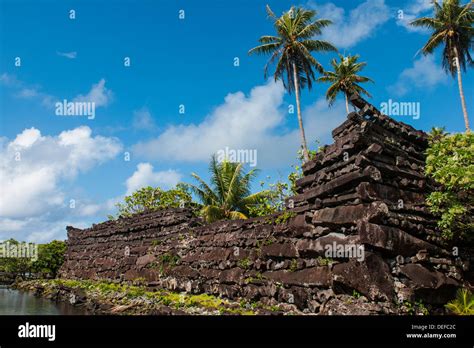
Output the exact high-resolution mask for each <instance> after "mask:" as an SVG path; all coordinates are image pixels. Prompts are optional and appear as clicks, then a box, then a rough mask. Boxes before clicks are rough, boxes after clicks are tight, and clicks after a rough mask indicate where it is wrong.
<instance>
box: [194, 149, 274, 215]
mask: <svg viewBox="0 0 474 348" xmlns="http://www.w3.org/2000/svg"><path fill="white" fill-rule="evenodd" d="M209 172H210V173H211V182H210V184H207V183H206V182H205V181H204V180H203V179H201V177H200V176H199V175H197V174H196V173H192V176H193V177H194V179H195V180H196V181H197V182H198V184H197V186H196V185H192V184H187V185H188V187H189V188H190V189H191V190H192V191H193V192H194V193H195V194H196V196H197V197H198V198H199V200H200V201H201V203H202V206H203V207H202V209H201V215H202V217H203V218H204V219H205V220H206V222H214V221H217V220H222V219H231V220H234V219H246V218H247V217H248V216H249V208H248V207H249V206H251V205H255V204H256V203H258V202H259V200H260V199H262V198H263V197H267V196H268V195H269V192H268V191H260V192H256V193H251V185H252V181H253V180H254V179H255V178H256V175H257V170H255V169H252V170H250V171H248V172H245V170H244V168H243V164H242V163H234V162H229V161H228V160H224V161H222V162H218V161H217V158H216V156H215V155H214V156H212V158H211V162H210V164H209Z"/></svg>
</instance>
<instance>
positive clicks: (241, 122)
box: [133, 82, 346, 168]
mask: <svg viewBox="0 0 474 348" xmlns="http://www.w3.org/2000/svg"><path fill="white" fill-rule="evenodd" d="M284 93H285V91H284V89H283V86H282V85H281V83H274V82H269V83H267V84H266V85H263V86H257V87H254V88H253V89H252V90H251V91H250V94H249V95H248V96H246V95H245V94H244V93H243V92H236V93H230V94H228V95H227V96H226V97H225V99H224V103H223V104H221V105H219V106H217V107H216V108H215V109H214V111H213V112H212V113H211V114H209V115H207V116H206V117H205V119H204V120H203V121H202V122H201V123H199V124H191V125H179V126H170V127H168V128H167V129H166V130H165V131H164V132H163V133H161V134H160V135H159V136H158V137H157V138H154V139H151V140H149V141H146V142H142V143H139V144H137V145H135V146H134V148H133V151H134V153H136V154H137V155H138V156H140V157H142V158H147V159H153V160H162V161H168V162H207V161H209V158H210V156H211V155H212V154H213V153H216V152H217V151H218V150H220V149H225V147H229V148H231V149H256V150H257V157H258V159H257V160H258V162H257V166H259V167H260V168H261V167H262V166H267V167H281V166H284V165H288V164H291V163H293V162H294V160H295V158H296V152H297V150H298V149H299V147H300V138H299V130H298V129H292V130H286V131H285V130H284V127H285V121H286V117H292V118H296V114H291V115H288V113H287V111H286V108H285V107H283V96H284ZM345 116H346V112H345V110H344V107H343V106H342V104H340V103H337V104H336V106H335V107H334V108H332V109H329V108H328V107H327V103H326V101H325V100H324V99H320V100H318V101H317V102H315V103H314V104H313V105H311V106H310V107H308V108H307V109H306V110H304V111H303V119H304V123H305V130H306V132H307V134H306V135H307V139H308V141H309V143H310V144H311V143H313V141H314V140H315V139H320V140H321V141H323V142H324V141H328V140H329V135H330V132H331V130H332V129H333V128H334V127H336V126H337V125H338V124H339V123H341V122H342V121H343V119H344V118H345ZM282 129H283V130H282Z"/></svg>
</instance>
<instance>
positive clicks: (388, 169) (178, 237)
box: [60, 96, 474, 314]
mask: <svg viewBox="0 0 474 348" xmlns="http://www.w3.org/2000/svg"><path fill="white" fill-rule="evenodd" d="M351 102H352V104H353V105H355V106H356V107H357V108H358V109H359V111H358V112H352V113H350V114H349V115H348V117H347V120H346V121H345V122H344V123H343V124H341V125H340V126H339V127H337V128H336V129H334V131H333V133H332V135H333V138H334V143H333V144H331V145H328V146H325V147H324V148H323V149H322V151H320V152H318V153H317V154H316V156H315V157H314V158H313V159H312V160H311V161H309V162H307V163H305V164H304V165H303V177H302V178H301V179H299V180H298V181H297V182H296V186H297V187H296V190H297V194H296V195H295V196H294V197H291V198H289V199H288V200H287V204H288V210H290V211H291V214H288V213H286V214H283V215H281V216H279V214H275V215H273V216H266V217H260V218H251V219H247V220H234V221H219V222H216V223H213V224H205V223H204V222H203V221H202V220H201V219H200V218H198V217H196V215H195V213H194V212H193V211H192V210H190V209H187V208H183V209H165V210H159V211H153V212H145V213H141V214H136V215H133V216H132V217H129V218H120V219H118V220H112V221H107V222H104V223H100V224H97V225H93V226H92V227H91V228H88V229H84V230H81V229H77V228H74V227H70V226H69V227H67V231H68V241H67V245H68V249H67V252H66V259H65V262H64V264H63V266H62V268H61V270H60V276H61V277H65V278H76V279H108V280H114V281H138V280H139V281H140V282H146V283H147V284H148V285H149V286H155V287H161V288H167V289H171V290H175V291H185V292H192V293H202V292H206V293H210V294H214V295H219V296H225V297H229V298H234V299H235V298H245V299H247V300H249V301H261V302H262V303H266V304H270V305H273V304H278V303H279V304H284V305H286V306H297V307H299V308H300V309H303V310H305V311H309V312H316V313H321V314H330V313H338V314H342V313H341V311H342V312H343V311H345V310H349V312H354V310H356V309H357V311H356V312H357V313H358V314H372V313H385V314H387V313H396V306H395V302H396V301H416V300H419V299H421V300H423V303H425V304H427V305H433V306H439V307H440V308H441V307H442V304H443V303H446V302H447V301H448V300H450V299H451V298H452V297H453V296H454V293H455V291H456V289H457V288H458V287H459V286H470V284H469V283H468V280H469V279H471V280H472V279H474V274H473V270H472V266H471V265H472V264H473V261H474V260H473V259H472V255H473V247H472V245H468V244H467V243H463V244H462V245H451V244H449V243H447V242H446V241H445V240H443V238H441V234H440V231H438V229H437V224H436V218H435V217H434V216H432V215H431V214H430V212H429V210H428V209H427V207H426V206H425V203H424V202H425V198H426V196H427V195H428V194H429V193H430V192H431V191H432V190H433V189H435V188H436V184H435V183H434V182H433V181H432V180H430V179H429V178H427V177H426V176H425V175H424V169H423V167H424V162H425V155H424V153H425V150H426V148H427V146H428V137H427V135H426V134H425V133H424V132H422V131H418V130H415V129H414V128H413V127H411V126H409V125H406V124H404V123H402V122H398V121H395V120H393V119H391V118H390V117H388V116H385V115H382V114H381V113H380V112H379V111H378V110H377V109H376V108H375V107H373V106H372V105H370V104H369V103H367V102H366V101H364V100H363V99H361V98H359V97H356V96H355V97H353V98H351ZM453 247H457V249H453ZM453 250H458V252H457V253H453ZM354 291H355V292H357V293H359V294H360V295H363V296H364V297H365V298H367V299H369V300H370V301H377V303H375V302H374V303H373V304H367V305H365V304H361V305H360V306H358V305H357V306H355V307H354V306H352V307H351V308H352V309H348V306H347V301H344V304H343V303H342V302H340V301H339V300H338V298H345V297H347V296H351V295H352V294H353V293H354ZM328 294H329V295H328ZM334 294H336V295H334ZM338 301H339V302H338ZM355 302H360V299H359V300H357V301H355ZM349 307H350V306H349ZM356 307H357V308H356Z"/></svg>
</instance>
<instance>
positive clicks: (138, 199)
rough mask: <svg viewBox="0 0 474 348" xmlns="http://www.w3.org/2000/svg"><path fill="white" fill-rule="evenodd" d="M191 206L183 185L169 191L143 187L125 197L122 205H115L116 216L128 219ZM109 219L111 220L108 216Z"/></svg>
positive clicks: (191, 202)
mask: <svg viewBox="0 0 474 348" xmlns="http://www.w3.org/2000/svg"><path fill="white" fill-rule="evenodd" d="M192 205H193V201H192V196H191V193H190V192H189V189H188V187H187V186H186V185H184V184H177V185H176V187H174V188H172V189H170V190H163V189H161V188H159V187H151V186H148V187H143V188H141V189H139V190H137V191H135V192H133V193H132V194H131V195H128V196H125V198H124V202H123V203H117V204H116V206H117V208H118V216H122V217H128V216H131V215H133V214H136V213H141V212H144V211H153V210H158V209H166V208H180V207H189V206H192ZM109 218H113V216H110V217H109Z"/></svg>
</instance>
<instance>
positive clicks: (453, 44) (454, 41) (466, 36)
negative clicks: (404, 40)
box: [410, 0, 474, 131]
mask: <svg viewBox="0 0 474 348" xmlns="http://www.w3.org/2000/svg"><path fill="white" fill-rule="evenodd" d="M433 5H434V16H433V17H423V18H419V19H416V20H414V21H412V22H411V23H410V24H411V25H413V26H415V27H425V28H428V29H430V30H431V31H432V34H431V36H430V38H429V40H428V42H427V43H426V44H425V46H423V48H422V49H421V51H422V52H423V54H425V55H428V54H431V53H433V51H434V50H435V48H437V47H438V46H440V45H442V44H444V48H443V60H442V65H443V68H444V70H445V71H446V72H448V73H451V75H452V76H453V77H454V76H455V75H456V74H457V78H458V86H459V95H460V97H461V105H462V111H463V114H464V123H465V126H466V131H468V130H469V117H468V115H467V108H466V100H465V98H464V91H463V86H462V76H461V69H462V70H463V71H466V63H467V64H469V65H471V66H472V65H474V62H473V60H472V58H471V55H470V53H469V50H470V49H472V47H473V46H474V43H473V36H474V29H473V22H474V11H473V8H472V2H469V3H468V4H466V5H461V4H460V3H459V0H444V1H443V3H442V5H440V4H439V3H438V2H437V1H436V0H434V1H433Z"/></svg>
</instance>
